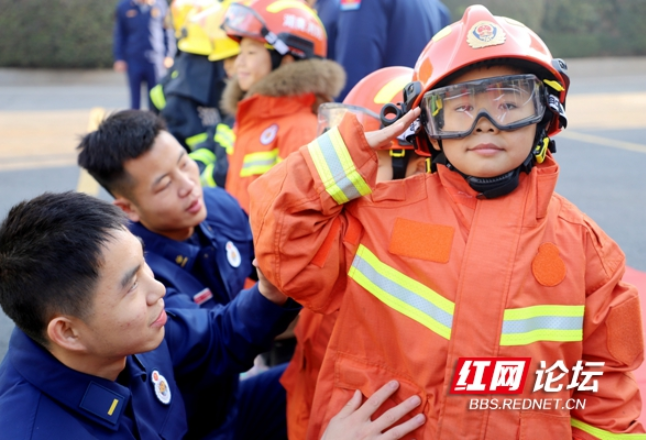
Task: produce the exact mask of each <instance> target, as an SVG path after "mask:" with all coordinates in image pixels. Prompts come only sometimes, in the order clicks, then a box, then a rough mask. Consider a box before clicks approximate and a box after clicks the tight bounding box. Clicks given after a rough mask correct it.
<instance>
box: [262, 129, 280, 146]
mask: <svg viewBox="0 0 646 440" xmlns="http://www.w3.org/2000/svg"><path fill="white" fill-rule="evenodd" d="M276 133H278V125H277V124H272V125H270V126H269V127H267V128H266V129H265V131H263V132H262V134H261V135H260V143H261V144H263V145H269V144H271V143H272V142H273V141H274V139H276Z"/></svg>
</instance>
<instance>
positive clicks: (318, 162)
mask: <svg viewBox="0 0 646 440" xmlns="http://www.w3.org/2000/svg"><path fill="white" fill-rule="evenodd" d="M307 152H308V153H309V154H308V155H307V156H309V157H308V158H309V161H308V165H310V168H313V170H312V171H313V173H312V174H313V176H314V179H315V181H316V183H317V187H318V188H319V193H321V194H327V195H328V196H329V197H331V198H332V199H333V200H334V201H335V202H336V203H337V204H338V205H341V204H344V203H347V202H349V201H351V200H354V199H356V198H359V197H362V196H365V195H368V194H370V193H371V192H372V187H373V186H374V185H375V180H376V175H377V167H378V161H377V155H376V154H375V152H374V151H373V150H372V148H370V146H369V145H368V143H367V141H366V138H365V136H364V134H363V127H362V126H361V124H360V123H359V122H358V121H357V119H356V117H355V116H354V115H351V114H348V115H346V116H345V117H344V118H343V121H341V124H340V125H339V126H338V127H334V128H332V129H330V130H329V131H327V132H326V133H324V134H323V135H321V136H319V137H318V138H316V139H315V140H314V141H312V142H311V143H310V144H309V145H308V146H307Z"/></svg>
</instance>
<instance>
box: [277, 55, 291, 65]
mask: <svg viewBox="0 0 646 440" xmlns="http://www.w3.org/2000/svg"><path fill="white" fill-rule="evenodd" d="M293 62H294V57H293V56H292V54H289V53H288V54H287V55H285V56H284V57H283V58H282V59H281V60H280V65H281V66H284V65H285V64H291V63H293Z"/></svg>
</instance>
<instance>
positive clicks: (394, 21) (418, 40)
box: [319, 0, 450, 101]
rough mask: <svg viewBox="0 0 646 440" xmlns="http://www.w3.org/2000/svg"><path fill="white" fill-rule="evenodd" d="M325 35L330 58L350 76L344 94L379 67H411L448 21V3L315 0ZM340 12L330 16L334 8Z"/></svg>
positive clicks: (392, 0)
mask: <svg viewBox="0 0 646 440" xmlns="http://www.w3.org/2000/svg"><path fill="white" fill-rule="evenodd" d="M319 3H322V4H321V5H320V6H319V10H320V11H321V19H322V21H323V23H324V25H325V26H326V29H330V31H328V35H332V40H328V58H332V59H334V60H335V61H336V62H338V63H339V64H341V65H342V66H343V68H344V69H345V71H346V73H347V74H348V79H347V82H346V85H345V88H344V89H343V91H342V92H341V94H340V95H339V96H338V97H337V98H336V99H337V100H338V101H342V100H343V98H345V95H347V94H348V92H349V91H350V90H351V89H352V87H354V86H355V84H357V83H358V82H359V81H360V80H361V79H363V78H364V77H365V76H367V75H368V74H370V73H372V72H374V71H375V70H377V69H380V68H382V67H389V66H407V67H415V62H416V61H417V57H418V56H419V54H420V53H421V52H422V49H424V47H425V46H426V44H427V43H428V42H429V41H431V37H433V35H434V34H435V33H437V32H438V31H439V30H440V29H442V28H443V27H444V26H446V25H448V24H450V17H449V13H448V9H447V7H446V6H445V5H444V4H443V3H442V2H441V1H439V0H406V1H402V0H363V1H360V2H356V1H355V2H344V1H342V0H319ZM335 8H338V9H336V11H337V14H338V16H337V17H335V16H334V9H335Z"/></svg>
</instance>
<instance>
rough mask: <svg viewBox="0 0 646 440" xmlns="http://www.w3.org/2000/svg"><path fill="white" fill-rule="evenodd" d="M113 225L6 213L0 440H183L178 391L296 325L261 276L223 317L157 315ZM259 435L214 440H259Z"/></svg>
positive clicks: (55, 198)
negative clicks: (8, 324)
mask: <svg viewBox="0 0 646 440" xmlns="http://www.w3.org/2000/svg"><path fill="white" fill-rule="evenodd" d="M125 222H126V219H125V218H124V217H123V214H122V211H121V210H119V209H118V208H117V207H115V206H113V205H110V204H108V203H105V202H103V201H100V200H98V199H95V198H93V197H90V196H87V195H84V194H80V193H73V192H68V193H63V194H51V193H50V194H44V195H42V196H40V197H37V198H35V199H33V200H31V201H28V202H22V203H20V204H19V205H17V206H15V207H14V208H13V209H12V210H11V211H10V213H9V215H8V217H7V219H6V220H5V221H4V222H3V224H2V226H1V227H0V305H1V306H2V309H3V310H4V312H5V313H6V314H7V315H8V316H9V317H10V318H11V319H12V320H13V321H14V322H15V324H16V327H17V328H16V330H14V333H13V335H12V337H11V341H10V345H9V350H8V352H7V355H6V357H5V359H4V361H3V362H2V364H1V365H0V425H2V437H3V438H10V439H12V440H20V439H47V440H52V439H54V440H56V439H86V438H95V439H135V438H137V439H161V438H165V439H181V438H186V436H187V432H189V429H190V428H191V425H190V422H187V420H191V417H192V416H193V414H192V410H191V408H190V407H189V406H188V405H186V403H188V402H186V401H185V397H184V396H185V394H186V391H187V390H188V394H189V395H190V394H191V393H193V392H194V390H195V389H198V388H200V387H206V388H209V387H211V386H212V385H213V383H214V381H217V380H218V378H219V377H221V376H222V375H230V374H233V373H239V372H241V371H244V370H246V369H248V368H249V367H250V366H251V365H252V363H253V359H254V357H255V356H256V355H257V354H258V353H259V352H260V351H262V350H263V349H265V348H266V347H267V345H268V344H269V343H270V341H271V340H272V339H273V337H274V336H275V335H276V334H278V333H280V332H281V331H283V330H284V329H285V328H286V326H287V324H288V323H289V322H290V321H291V320H292V319H293V318H294V316H295V315H296V313H297V310H298V307H295V304H294V303H292V302H291V300H287V298H286V297H285V296H284V295H282V294H281V293H280V292H278V291H277V290H276V289H275V287H273V286H272V285H271V284H269V283H268V282H267V281H266V280H265V279H264V277H262V275H261V274H259V276H260V281H259V288H257V289H255V290H251V289H250V290H246V291H243V292H241V293H240V294H239V295H238V296H237V297H236V298H235V299H234V300H233V301H231V302H230V303H229V304H228V305H226V306H223V307H220V308H217V309H212V310H201V309H192V310H186V309H184V310H181V309H177V310H172V309H169V310H168V311H167V312H166V311H165V308H164V299H163V297H164V294H165V292H166V289H165V288H164V286H163V285H162V284H161V283H159V282H158V281H156V280H155V279H154V277H153V274H152V271H151V270H150V268H149V267H148V265H147V264H146V262H145V260H144V251H143V247H142V243H141V242H140V241H139V240H138V239H137V238H136V237H135V236H134V235H133V234H132V233H131V232H130V231H128V229H127V228H126V227H125ZM213 397H214V398H215V397H217V396H213ZM264 403H265V404H271V403H272V402H264ZM212 416H213V417H211V418H210V419H209V420H208V421H206V422H207V423H208V422H211V423H212V422H213V420H215V419H217V418H218V417H217V416H218V414H217V413H212ZM273 421H274V420H273V419H271V418H269V419H267V418H265V419H263V418H262V417H261V419H260V420H258V419H255V420H254V423H250V422H249V421H247V423H246V425H245V426H238V427H236V429H235V430H233V431H231V432H229V433H228V435H226V436H225V435H222V436H220V437H216V438H272V437H275V436H274V435H271V433H267V432H266V428H268V426H270V425H271V424H272V422H273ZM254 428H255V429H256V431H255V432H250V431H249V430H250V429H251V430H252V431H253V430H254ZM258 428H259V429H260V431H258V430H257V429H258ZM262 431H265V432H262ZM209 438H214V437H209Z"/></svg>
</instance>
